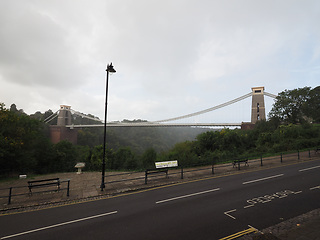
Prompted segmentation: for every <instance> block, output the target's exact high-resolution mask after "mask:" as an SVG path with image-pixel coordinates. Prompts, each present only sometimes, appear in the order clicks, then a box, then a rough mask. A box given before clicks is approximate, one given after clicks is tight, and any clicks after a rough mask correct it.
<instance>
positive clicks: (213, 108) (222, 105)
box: [154, 92, 252, 123]
mask: <svg viewBox="0 0 320 240" xmlns="http://www.w3.org/2000/svg"><path fill="white" fill-rule="evenodd" d="M251 96H252V92H250V93H248V94H246V95H243V96H241V97H238V98H236V99H233V100H231V101H229V102H225V103H222V104H220V105H217V106H215V107H211V108H208V109H205V110H202V111H198V112H194V113H190V114H187V115H183V116H180V117H174V118H169V119H164V120H159V121H154V122H156V123H161V122H169V121H175V120H180V119H184V118H189V117H193V116H198V115H201V114H204V113H207V112H211V111H214V110H217V109H219V108H222V107H226V106H228V105H231V104H233V103H236V102H239V101H241V100H243V99H246V98H248V97H251Z"/></svg>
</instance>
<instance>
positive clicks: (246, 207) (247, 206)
mask: <svg viewBox="0 0 320 240" xmlns="http://www.w3.org/2000/svg"><path fill="white" fill-rule="evenodd" d="M249 207H254V204H253V205H248V206H244V207H243V208H249Z"/></svg>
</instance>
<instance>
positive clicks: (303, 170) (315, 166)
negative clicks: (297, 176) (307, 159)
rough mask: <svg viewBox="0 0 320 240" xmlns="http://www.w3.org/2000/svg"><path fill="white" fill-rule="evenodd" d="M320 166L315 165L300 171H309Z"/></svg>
mask: <svg viewBox="0 0 320 240" xmlns="http://www.w3.org/2000/svg"><path fill="white" fill-rule="evenodd" d="M319 167H320V165H319V166H315V167H310V168H305V169H300V170H299V172H303V171H308V170H312V169H315V168H319Z"/></svg>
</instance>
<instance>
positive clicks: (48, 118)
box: [43, 110, 59, 123]
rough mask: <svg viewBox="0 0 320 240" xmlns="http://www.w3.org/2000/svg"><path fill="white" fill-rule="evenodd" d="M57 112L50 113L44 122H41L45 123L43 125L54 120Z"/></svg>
mask: <svg viewBox="0 0 320 240" xmlns="http://www.w3.org/2000/svg"><path fill="white" fill-rule="evenodd" d="M58 112H59V110H58V111H56V112H55V113H52V114H51V115H50V116H49V117H47V118H46V119H45V120H43V122H45V123H48V122H50V121H51V120H53V119H54V118H56V117H57V116H58V114H57V113H58Z"/></svg>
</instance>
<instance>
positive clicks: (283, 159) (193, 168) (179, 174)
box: [105, 148, 320, 184]
mask: <svg viewBox="0 0 320 240" xmlns="http://www.w3.org/2000/svg"><path fill="white" fill-rule="evenodd" d="M314 157H320V150H319V148H316V149H315V150H311V149H309V150H307V151H302V152H301V151H299V150H297V151H294V152H292V151H291V152H285V153H279V154H278V155H276V156H263V155H260V156H258V157H257V156H255V157H253V156H251V157H249V156H248V157H244V158H238V159H229V160H220V161H217V160H212V161H211V163H209V162H206V163H204V164H202V165H199V164H198V165H188V166H181V165H180V166H176V167H166V168H153V169H146V170H145V171H137V172H128V173H119V174H112V175H108V174H107V175H106V176H105V177H106V182H105V183H106V184H113V183H120V182H126V181H140V183H142V182H143V180H144V184H148V182H149V181H152V180H157V179H163V178H170V179H174V178H176V179H184V178H185V177H186V176H189V175H197V176H200V175H208V174H210V175H214V174H217V173H228V172H232V171H237V170H241V169H248V168H249V167H250V166H254V167H259V166H261V167H262V166H267V165H273V164H278V163H288V162H294V161H295V162H297V161H304V160H308V159H312V158H314ZM196 172H198V173H196ZM115 176H123V178H121V179H118V180H111V181H108V179H112V178H114V177H115Z"/></svg>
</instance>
